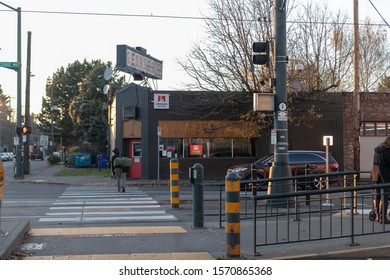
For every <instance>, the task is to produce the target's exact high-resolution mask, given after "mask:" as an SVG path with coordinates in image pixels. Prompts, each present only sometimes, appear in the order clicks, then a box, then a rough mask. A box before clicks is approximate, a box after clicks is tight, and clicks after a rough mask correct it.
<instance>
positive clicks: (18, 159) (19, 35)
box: [0, 2, 24, 179]
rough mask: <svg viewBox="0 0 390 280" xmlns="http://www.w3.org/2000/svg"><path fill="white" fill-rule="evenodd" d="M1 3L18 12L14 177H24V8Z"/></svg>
mask: <svg viewBox="0 0 390 280" xmlns="http://www.w3.org/2000/svg"><path fill="white" fill-rule="evenodd" d="M0 4H1V5H3V6H5V7H7V8H9V9H11V10H13V11H15V12H17V13H18V32H17V41H18V42H17V45H18V46H17V52H18V61H17V63H18V67H17V68H16V69H15V70H16V72H17V96H16V127H17V129H16V136H17V137H18V145H16V155H15V160H16V162H15V163H16V164H15V173H14V178H17V179H22V178H24V176H23V165H22V145H23V138H22V132H21V127H22V10H21V8H20V7H18V8H13V7H11V6H9V5H7V4H5V3H3V2H0Z"/></svg>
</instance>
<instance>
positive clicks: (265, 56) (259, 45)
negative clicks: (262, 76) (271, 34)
mask: <svg viewBox="0 0 390 280" xmlns="http://www.w3.org/2000/svg"><path fill="white" fill-rule="evenodd" d="M252 50H253V52H254V53H255V54H254V55H253V64H259V65H266V66H269V42H268V41H265V42H255V43H253V47H252Z"/></svg>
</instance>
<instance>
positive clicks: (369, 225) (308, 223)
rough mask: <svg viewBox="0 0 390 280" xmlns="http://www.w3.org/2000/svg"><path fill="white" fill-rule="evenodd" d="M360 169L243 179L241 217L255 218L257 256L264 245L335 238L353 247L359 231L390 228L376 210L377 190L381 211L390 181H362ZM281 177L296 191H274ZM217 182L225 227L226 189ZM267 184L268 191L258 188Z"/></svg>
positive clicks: (369, 232) (386, 230)
mask: <svg viewBox="0 0 390 280" xmlns="http://www.w3.org/2000/svg"><path fill="white" fill-rule="evenodd" d="M362 173H365V172H337V173H327V174H321V176H319V175H318V174H313V175H304V176H293V177H284V178H273V179H262V180H249V181H241V182H240V183H241V186H242V191H241V219H253V252H254V255H259V254H260V253H259V248H261V247H262V246H270V245H276V244H284V243H294V242H308V241H318V240H326V239H334V238H348V239H349V242H348V245H351V246H352V245H357V243H356V241H355V237H356V236H361V235H372V234H380V233H385V232H390V227H389V226H387V225H385V224H383V223H379V222H377V221H376V219H375V217H373V215H372V214H373V213H372V211H373V199H374V198H375V195H376V192H377V190H379V191H380V193H381V194H382V195H381V199H382V211H383V210H384V208H385V206H384V205H385V201H383V199H384V196H383V193H384V191H385V189H386V188H387V187H390V184H372V183H371V181H370V180H361V179H359V177H360V176H361V174H362ZM280 181H288V182H292V184H293V186H292V189H293V191H292V192H288V193H273V192H272V191H270V189H269V188H272V184H273V183H274V182H276V183H278V182H280ZM318 182H320V183H321V184H318ZM218 185H219V186H220V211H219V217H220V226H221V227H222V225H223V222H224V210H223V192H224V189H223V187H222V185H221V184H218ZM264 186H267V189H268V193H266V192H265V191H259V190H260V189H261V190H264ZM315 186H319V188H317V187H315ZM370 218H371V219H370Z"/></svg>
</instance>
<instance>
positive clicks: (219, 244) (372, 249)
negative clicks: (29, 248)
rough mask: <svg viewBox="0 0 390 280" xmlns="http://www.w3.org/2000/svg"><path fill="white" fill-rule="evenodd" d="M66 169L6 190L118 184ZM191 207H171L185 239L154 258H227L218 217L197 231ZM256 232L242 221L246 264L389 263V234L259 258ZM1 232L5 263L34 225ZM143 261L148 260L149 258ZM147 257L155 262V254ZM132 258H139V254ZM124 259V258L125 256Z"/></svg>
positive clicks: (264, 250) (292, 247) (164, 239)
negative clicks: (65, 172) (67, 174)
mask: <svg viewBox="0 0 390 280" xmlns="http://www.w3.org/2000/svg"><path fill="white" fill-rule="evenodd" d="M63 168H65V167H63V166H61V165H57V166H50V165H45V166H44V167H43V168H42V169H41V170H37V171H35V172H32V174H30V175H26V176H25V178H24V179H21V180H15V179H13V178H8V179H7V178H6V186H7V184H12V183H15V182H17V181H18V182H28V183H47V184H49V183H54V184H68V185H103V186H105V185H107V186H108V185H111V184H113V180H111V179H110V178H104V177H102V176H75V177H72V176H70V177H60V176H55V174H56V173H57V172H59V171H60V170H62V169H63ZM166 183H167V182H166ZM128 184H129V185H132V186H138V187H139V188H141V189H142V185H148V186H150V185H155V184H156V182H154V181H144V180H140V181H128ZM129 191H130V190H129ZM159 202H161V203H162V205H164V204H165V205H166V201H159ZM191 207H192V206H191V205H190V203H187V204H186V203H184V204H183V205H182V207H181V209H180V210H172V209H169V207H166V210H167V211H170V212H171V213H173V214H174V215H175V216H176V217H177V218H178V221H177V223H176V222H175V225H178V226H180V227H181V228H183V229H184V230H185V232H186V234H177V233H171V234H164V235H160V236H159V243H161V244H163V245H161V246H154V247H153V249H154V250H155V251H156V252H154V253H156V254H158V253H165V254H167V247H164V244H166V246H169V249H168V251H169V254H170V255H171V256H172V255H173V256H176V257H177V256H180V254H183V253H185V252H187V253H191V252H199V253H204V252H208V253H209V255H211V256H212V258H214V259H224V258H226V247H225V245H226V244H225V240H226V233H225V229H224V228H220V227H219V225H218V217H213V218H208V217H206V218H205V226H204V228H193V226H192V209H191ZM389 226H390V225H389ZM252 228H253V222H252V221H251V220H242V221H241V241H240V243H241V244H240V248H241V259H390V241H389V236H388V234H377V235H375V237H373V236H361V237H359V238H357V242H359V243H360V245H359V246H353V247H350V246H346V245H345V243H346V242H348V241H349V240H346V239H334V240H322V241H313V242H304V243H291V244H283V245H272V246H264V247H261V248H260V249H259V248H258V249H257V250H258V251H259V252H258V253H259V255H257V256H254V245H253V237H252V232H253V229H252ZM1 230H2V231H3V232H6V233H7V235H5V236H0V259H7V258H8V257H9V256H10V254H11V252H12V250H14V249H16V248H18V246H19V245H20V244H21V242H22V241H23V239H24V236H25V234H26V233H27V232H28V231H29V230H30V224H29V222H20V221H12V220H5V221H1ZM172 240H175V242H172ZM134 246H135V248H134V250H135V251H137V250H139V252H137V253H139V254H138V257H139V256H142V254H144V253H145V251H144V250H145V249H144V248H143V247H142V246H138V247H137V246H136V245H134ZM159 251H161V252H159ZM143 256H144V257H145V258H148V257H146V256H145V255H143ZM148 256H149V257H150V254H149V255H148ZM131 257H133V258H134V254H133V256H131ZM182 257H183V255H182ZM197 257H199V258H201V259H205V258H206V259H207V257H206V255H204V254H201V255H200V256H199V255H191V254H187V255H186V256H185V258H194V259H195V258H197ZM92 258H93V257H92ZM97 258H98V257H97ZM122 258H125V257H124V256H123V255H122ZM157 258H158V257H157Z"/></svg>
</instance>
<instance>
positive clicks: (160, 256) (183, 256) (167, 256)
mask: <svg viewBox="0 0 390 280" xmlns="http://www.w3.org/2000/svg"><path fill="white" fill-rule="evenodd" d="M25 260H215V258H214V257H213V256H212V255H211V254H210V253H208V252H170V253H142V254H140V253H138V254H96V255H67V256H28V257H26V258H25Z"/></svg>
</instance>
